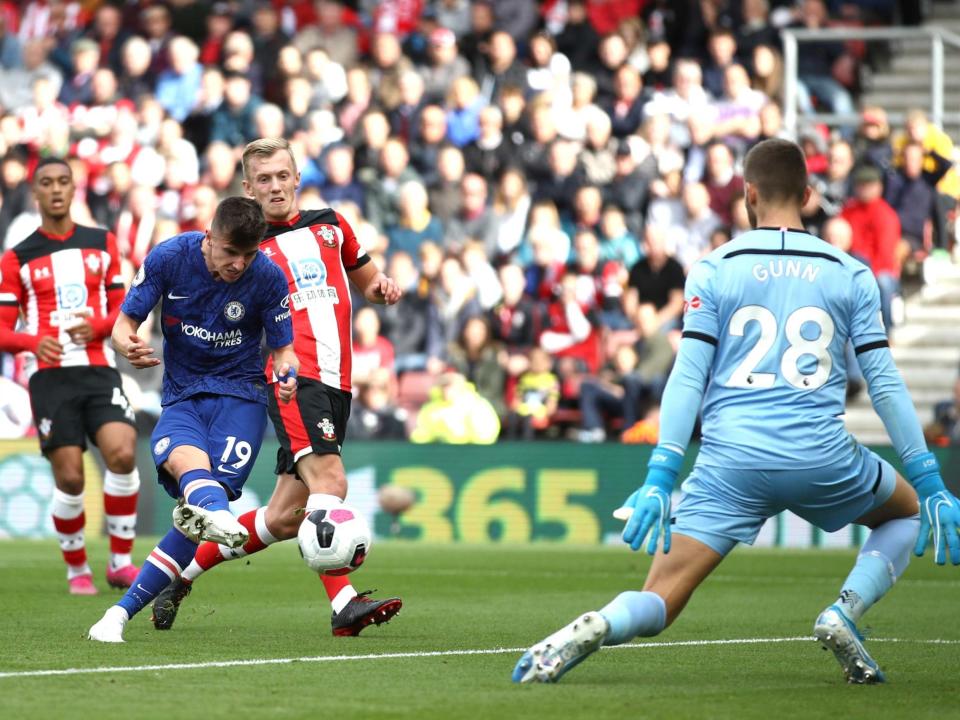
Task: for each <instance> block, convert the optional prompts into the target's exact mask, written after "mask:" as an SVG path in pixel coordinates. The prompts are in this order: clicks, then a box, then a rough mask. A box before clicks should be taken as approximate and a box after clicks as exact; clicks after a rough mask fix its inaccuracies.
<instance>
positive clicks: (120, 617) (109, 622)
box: [87, 605, 130, 643]
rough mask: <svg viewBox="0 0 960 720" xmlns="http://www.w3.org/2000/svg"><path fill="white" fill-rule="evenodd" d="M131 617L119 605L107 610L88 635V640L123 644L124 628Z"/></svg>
mask: <svg viewBox="0 0 960 720" xmlns="http://www.w3.org/2000/svg"><path fill="white" fill-rule="evenodd" d="M129 619H130V616H129V615H127V611H126V610H124V609H123V608H122V607H120V606H119V605H113V606H111V607H109V608H107V611H106V612H105V613H104V614H103V617H102V618H100V620H99V621H98V622H97V623H96V624H95V625H94V626H93V627H92V628H90V630H89V632H88V633H87V639H88V640H96V641H97V642H105V643H122V642H123V628H124V626H126V624H127V621H128V620H129Z"/></svg>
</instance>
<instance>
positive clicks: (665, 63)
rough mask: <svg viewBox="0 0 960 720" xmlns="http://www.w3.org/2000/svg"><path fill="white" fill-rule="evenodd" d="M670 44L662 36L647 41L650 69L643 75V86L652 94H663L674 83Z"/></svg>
mask: <svg viewBox="0 0 960 720" xmlns="http://www.w3.org/2000/svg"><path fill="white" fill-rule="evenodd" d="M670 56H671V51H670V43H668V42H667V39H666V38H665V37H663V36H662V35H655V36H654V37H652V38H648V40H647V60H648V63H649V65H648V67H647V69H646V71H645V72H644V73H643V86H644V87H645V88H647V89H649V90H650V92H652V93H661V92H664V91H665V90H667V89H668V88H669V87H670V85H671V84H672V83H673V62H672V60H671V57H670Z"/></svg>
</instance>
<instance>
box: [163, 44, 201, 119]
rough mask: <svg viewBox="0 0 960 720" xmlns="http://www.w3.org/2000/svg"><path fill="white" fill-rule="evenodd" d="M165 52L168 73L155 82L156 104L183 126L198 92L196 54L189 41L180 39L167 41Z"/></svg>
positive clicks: (198, 81) (198, 78)
mask: <svg viewBox="0 0 960 720" xmlns="http://www.w3.org/2000/svg"><path fill="white" fill-rule="evenodd" d="M168 52H169V55H170V69H169V70H165V71H163V72H162V73H160V77H159V78H158V79H157V100H159V101H160V104H161V105H162V106H163V109H164V110H166V111H167V112H168V113H170V115H171V117H173V119H174V120H176V121H177V122H183V120H184V119H185V118H186V117H187V115H189V114H190V111H191V110H193V107H194V104H195V103H196V101H197V92H198V91H199V89H200V77H201V75H202V68H201V67H200V63H199V62H197V58H198V56H199V51H198V49H197V46H196V45H194V44H193V41H192V40H190V39H189V38H186V37H183V36H182V35H180V36H178V37H175V38H173V39H172V40H171V41H170V45H169V47H168Z"/></svg>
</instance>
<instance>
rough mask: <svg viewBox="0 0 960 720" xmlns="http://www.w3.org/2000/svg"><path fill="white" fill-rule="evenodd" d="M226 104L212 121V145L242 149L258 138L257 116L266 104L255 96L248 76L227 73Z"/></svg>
mask: <svg viewBox="0 0 960 720" xmlns="http://www.w3.org/2000/svg"><path fill="white" fill-rule="evenodd" d="M225 80H226V84H225V85H224V92H223V103H221V105H220V107H219V108H217V110H216V111H215V112H214V113H213V116H212V117H211V119H210V142H223V143H226V144H227V145H229V146H231V147H234V148H240V147H242V146H244V145H246V144H247V143H248V142H250V141H251V140H253V139H255V138H256V137H257V128H256V125H255V123H254V115H255V114H256V111H257V109H258V108H259V107H260V105H261V103H262V101H261V99H260V98H259V97H257V96H256V95H253V94H252V85H251V83H250V80H249V79H248V78H247V76H246V75H243V74H241V73H239V72H236V71H234V72H230V73H227V75H226V77H225Z"/></svg>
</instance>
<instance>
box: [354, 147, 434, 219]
mask: <svg viewBox="0 0 960 720" xmlns="http://www.w3.org/2000/svg"><path fill="white" fill-rule="evenodd" d="M409 159H410V156H409V155H408V154H407V147H406V145H404V144H403V143H402V142H401V141H400V140H399V139H397V138H390V139H389V140H387V141H386V142H385V143H384V145H383V149H382V150H381V151H380V173H379V174H378V175H377V176H375V177H374V178H373V179H372V180H370V181H369V182H368V183H367V184H366V200H367V204H366V209H367V219H368V220H370V222H371V223H373V225H374V227H376V228H377V230H379V231H380V232H386V230H387V228H390V227H396V226H398V225H399V224H400V207H399V197H398V195H397V192H398V191H399V189H400V188H401V187H402V186H403V185H405V184H406V183H407V182H409V181H411V180H416V181H418V182H419V180H420V178H419V177H418V176H417V173H416V171H415V170H414V169H413V168H411V167H409ZM424 195H426V193H424ZM424 204H426V200H425V201H424Z"/></svg>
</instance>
